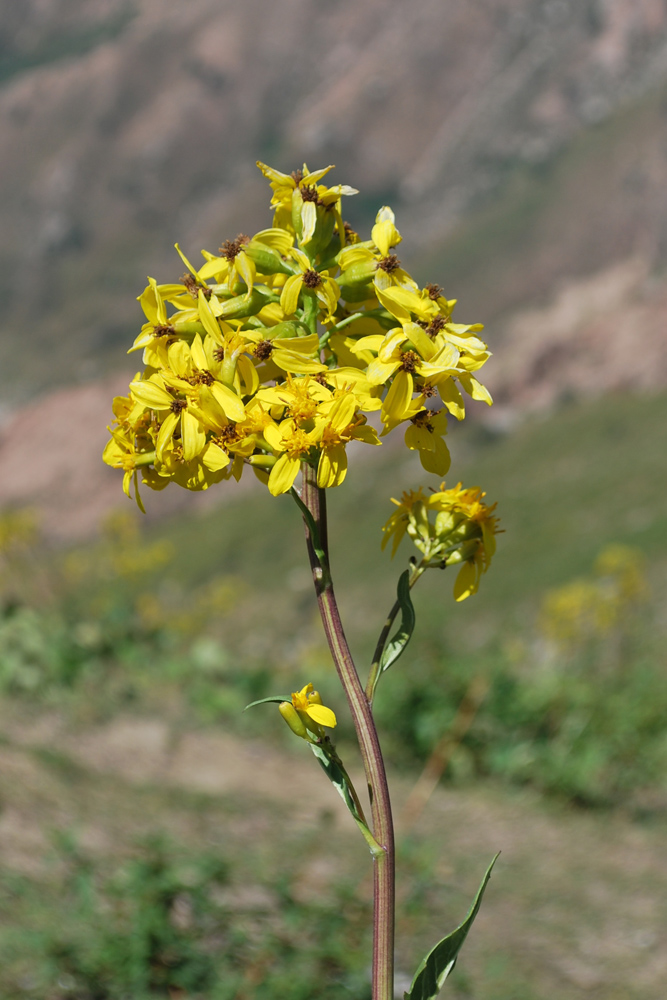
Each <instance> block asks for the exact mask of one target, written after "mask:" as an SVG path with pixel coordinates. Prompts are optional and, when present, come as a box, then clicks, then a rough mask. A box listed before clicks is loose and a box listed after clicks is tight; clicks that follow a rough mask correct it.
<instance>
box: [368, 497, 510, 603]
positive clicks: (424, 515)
mask: <svg viewBox="0 0 667 1000" xmlns="http://www.w3.org/2000/svg"><path fill="white" fill-rule="evenodd" d="M485 496H486V493H483V492H482V491H481V490H480V489H478V488H477V487H472V488H470V489H465V490H464V489H463V488H462V485H461V483H458V484H457V485H456V486H455V487H454V488H453V489H449V490H446V489H445V484H444V483H442V485H441V487H440V490H439V491H437V492H432V493H430V494H429V495H428V496H426V495H424V493H423V492H422V490H421V488H420V489H418V490H410V491H409V492H407V493H404V494H403V496H402V497H401V499H400V500H392V503H395V504H396V508H397V509H396V510H395V511H394V513H393V514H392V515H391V517H390V518H389V520H388V521H387V523H386V524H385V526H384V528H383V529H382V530H383V531H384V538H383V540H382V548H384V547H385V546H386V544H387V542H388V541H389V539H390V538H391V539H392V541H393V544H392V556H394V555H395V554H396V550H397V549H398V546H399V545H400V543H401V539H402V538H403V537H404V535H405V534H406V533H407V534H408V535H409V537H410V538H411V539H412V541H413V542H414V543H415V545H416V546H417V548H418V549H419V551H420V552H421V553H422V554H423V558H422V566H425V567H428V566H441V567H445V566H453V565H457V564H459V565H460V567H461V568H460V569H459V573H458V576H457V578H456V582H455V584H454V597H455V598H456V600H457V601H463V600H465V599H466V597H470V595H471V594H475V593H477V589H478V587H479V581H480V578H481V576H482V573H486V571H487V569H488V568H489V566H490V565H491V559H492V558H493V554H494V552H495V551H496V537H495V536H496V534H497V533H498V518H497V517H496V516H495V515H494V513H493V512H494V510H495V509H496V504H492V505H491V506H487V504H485V503H484V497H485Z"/></svg>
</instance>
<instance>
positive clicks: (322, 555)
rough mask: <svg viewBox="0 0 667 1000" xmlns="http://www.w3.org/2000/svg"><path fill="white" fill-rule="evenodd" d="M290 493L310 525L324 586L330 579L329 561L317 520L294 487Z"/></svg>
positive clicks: (311, 538)
mask: <svg viewBox="0 0 667 1000" xmlns="http://www.w3.org/2000/svg"><path fill="white" fill-rule="evenodd" d="M290 493H291V494H292V496H293V497H294V499H295V500H296V502H297V505H298V507H299V510H300V511H301V513H302V514H303V519H304V521H305V522H306V524H307V525H308V531H309V533H310V540H311V542H312V545H313V551H314V552H315V555H316V556H317V561H318V562H319V564H320V568H321V570H322V584H323V585H324V584H326V582H327V581H328V579H329V562H328V560H327V555H326V552H325V551H324V549H323V548H322V542H321V540H320V532H319V529H318V527H317V525H316V524H315V518H314V517H313V515H312V514H311V513H310V511H309V510H308V508H307V507H306V505H305V503H304V502H303V500H302V499H301V497H300V496H299V494H298V493H297V491H296V490H295V489H294V487H292V489H291V490H290Z"/></svg>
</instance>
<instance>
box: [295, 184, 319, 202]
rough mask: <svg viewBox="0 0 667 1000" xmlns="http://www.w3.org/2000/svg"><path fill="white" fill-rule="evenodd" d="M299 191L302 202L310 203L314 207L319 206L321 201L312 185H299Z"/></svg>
mask: <svg viewBox="0 0 667 1000" xmlns="http://www.w3.org/2000/svg"><path fill="white" fill-rule="evenodd" d="M299 190H300V191H301V197H302V198H303V200H304V201H312V202H314V203H315V204H316V205H321V204H322V201H321V199H320V196H319V194H318V193H317V188H316V187H315V185H314V184H300V185H299Z"/></svg>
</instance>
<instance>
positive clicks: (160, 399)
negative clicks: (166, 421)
mask: <svg viewBox="0 0 667 1000" xmlns="http://www.w3.org/2000/svg"><path fill="white" fill-rule="evenodd" d="M130 392H131V393H132V396H133V398H134V399H136V400H138V402H140V403H143V405H144V406H150V407H151V408H152V409H154V410H166V409H168V408H169V407H170V406H171V404H172V403H173V401H174V397H173V396H172V395H170V393H168V392H167V390H166V389H163V388H162V386H160V385H157V384H156V383H155V382H153V381H152V380H151V379H146V380H140V381H135V382H130Z"/></svg>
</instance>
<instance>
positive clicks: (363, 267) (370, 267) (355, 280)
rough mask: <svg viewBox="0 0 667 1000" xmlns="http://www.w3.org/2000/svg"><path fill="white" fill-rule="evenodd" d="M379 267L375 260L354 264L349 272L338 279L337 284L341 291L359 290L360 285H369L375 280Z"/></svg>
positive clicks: (348, 269) (345, 272)
mask: <svg viewBox="0 0 667 1000" xmlns="http://www.w3.org/2000/svg"><path fill="white" fill-rule="evenodd" d="M376 268H377V265H376V262H375V261H374V260H363V261H359V263H358V264H352V265H351V267H348V268H347V270H345V271H343V272H342V274H339V276H338V277H337V278H336V284H337V285H338V287H339V288H340V289H341V291H342V289H346V290H347V289H350V288H358V287H359V285H367V284H368V283H369V282H370V281H372V280H373V277H374V275H375V271H376Z"/></svg>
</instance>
